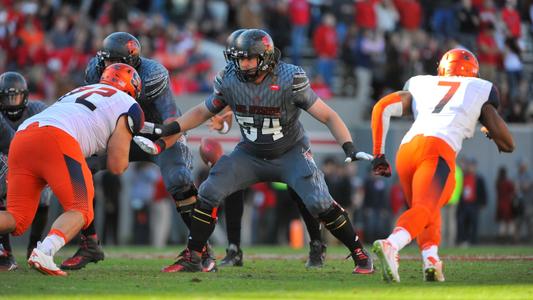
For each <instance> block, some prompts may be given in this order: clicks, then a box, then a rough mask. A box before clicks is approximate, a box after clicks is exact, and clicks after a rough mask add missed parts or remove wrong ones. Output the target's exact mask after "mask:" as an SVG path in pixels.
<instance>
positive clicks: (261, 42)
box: [226, 29, 279, 82]
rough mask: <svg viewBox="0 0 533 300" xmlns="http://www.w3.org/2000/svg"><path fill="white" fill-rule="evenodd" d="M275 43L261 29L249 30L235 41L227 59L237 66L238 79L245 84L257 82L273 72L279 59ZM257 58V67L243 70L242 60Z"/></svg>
mask: <svg viewBox="0 0 533 300" xmlns="http://www.w3.org/2000/svg"><path fill="white" fill-rule="evenodd" d="M276 50H277V49H275V47H274V42H273V41H272V38H271V37H270V35H268V33H266V32H264V31H263V30H259V29H248V30H245V31H244V32H242V33H241V34H240V35H239V36H238V37H237V39H236V40H235V47H234V48H232V49H230V51H229V52H228V54H227V56H226V57H229V60H230V61H232V62H233V63H234V64H235V66H237V70H236V71H237V77H238V78H239V80H241V81H243V82H252V81H255V80H256V79H257V78H259V76H260V75H261V74H263V73H265V72H269V71H271V70H272V69H273V68H274V66H275V65H276V63H277V62H278V59H279V50H278V51H276ZM254 57H255V58H257V67H256V68H252V69H245V70H243V69H241V66H240V59H243V58H254Z"/></svg>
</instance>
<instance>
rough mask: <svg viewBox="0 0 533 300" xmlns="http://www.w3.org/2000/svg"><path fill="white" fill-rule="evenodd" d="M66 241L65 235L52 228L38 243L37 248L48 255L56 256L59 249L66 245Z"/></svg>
mask: <svg viewBox="0 0 533 300" xmlns="http://www.w3.org/2000/svg"><path fill="white" fill-rule="evenodd" d="M65 243H66V237H65V235H64V234H63V233H62V232H61V231H59V230H57V229H52V230H50V233H48V236H47V237H46V238H45V239H44V240H43V242H42V243H40V244H38V245H37V249H39V250H41V251H42V252H43V253H44V254H46V255H50V256H54V255H55V254H56V253H57V251H59V249H61V248H62V247H63V246H65Z"/></svg>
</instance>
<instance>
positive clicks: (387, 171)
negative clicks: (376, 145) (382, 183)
mask: <svg viewBox="0 0 533 300" xmlns="http://www.w3.org/2000/svg"><path fill="white" fill-rule="evenodd" d="M372 171H374V174H375V175H379V176H385V177H390V176H391V173H392V171H391V167H390V164H389V162H388V161H387V159H386V158H385V154H378V155H376V156H375V157H374V160H372Z"/></svg>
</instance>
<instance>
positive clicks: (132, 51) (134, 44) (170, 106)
mask: <svg viewBox="0 0 533 300" xmlns="http://www.w3.org/2000/svg"><path fill="white" fill-rule="evenodd" d="M116 62H120V63H125V64H128V65H130V66H132V67H134V68H135V69H136V70H137V72H138V73H139V76H140V78H141V81H142V84H143V88H142V91H141V96H140V98H139V100H138V101H139V104H140V105H141V107H142V109H143V111H144V113H145V117H146V120H147V121H149V122H153V123H163V122H167V121H168V120H170V119H173V118H175V117H177V116H179V115H181V112H180V111H179V109H178V108H177V107H176V103H175V101H174V98H173V95H172V92H171V90H170V87H169V85H170V84H169V75H168V71H167V69H165V67H163V65H161V64H160V63H159V62H157V61H155V60H152V59H148V58H145V57H142V56H141V44H140V43H139V41H138V40H137V39H136V38H135V37H134V36H132V35H131V34H129V33H126V32H114V33H112V34H110V35H109V36H107V37H106V38H105V39H104V41H103V46H102V49H101V50H100V51H99V52H98V53H97V54H96V56H95V57H93V58H92V59H91V60H90V61H89V64H88V66H87V69H86V71H85V81H86V82H87V83H89V84H92V83H95V82H97V81H98V78H100V75H101V74H102V71H103V70H104V68H105V67H106V66H108V65H109V64H112V63H116ZM146 137H147V138H151V139H154V137H153V136H151V135H146ZM158 142H159V146H160V149H161V150H163V149H165V148H166V149H165V150H164V151H163V152H162V153H161V154H160V155H158V156H150V155H148V154H146V153H145V152H143V151H142V150H141V149H140V148H139V147H138V146H137V145H136V144H135V143H133V144H132V145H131V148H132V153H131V155H130V161H151V162H153V163H155V164H157V165H158V166H159V168H160V170H161V175H162V176H163V181H164V183H165V186H166V188H167V191H168V192H169V194H170V195H172V197H173V198H174V201H175V203H176V209H177V210H178V212H179V213H180V215H181V217H182V219H183V221H184V223H185V224H186V225H187V226H188V227H189V226H190V214H191V210H192V207H193V206H194V203H195V202H196V195H197V189H196V187H195V186H194V181H193V176H192V172H191V170H192V155H191V153H190V150H189V148H188V146H187V144H186V138H185V136H181V137H180V138H179V139H178V137H174V138H173V139H171V140H169V139H166V140H165V141H163V140H159V141H158ZM105 161H106V159H105V155H101V156H97V157H93V158H89V159H88V163H89V167H90V168H91V170H92V171H93V172H96V171H98V170H102V169H104V168H105ZM103 259H104V252H103V251H102V249H101V247H100V245H99V241H98V239H97V236H96V231H95V229H94V224H90V225H89V226H88V227H87V228H86V229H84V230H83V231H82V235H81V243H80V247H79V249H78V250H77V251H76V253H75V254H74V255H73V256H72V257H71V258H69V259H67V260H65V261H64V262H63V263H62V264H61V268H62V269H68V270H77V269H80V268H83V267H84V266H85V265H87V264H88V263H90V262H98V261H100V260H103ZM203 263H204V266H205V270H206V271H215V270H216V268H215V260H214V256H213V254H212V253H211V249H210V248H206V249H205V251H204V252H203ZM163 272H172V270H168V269H164V270H163Z"/></svg>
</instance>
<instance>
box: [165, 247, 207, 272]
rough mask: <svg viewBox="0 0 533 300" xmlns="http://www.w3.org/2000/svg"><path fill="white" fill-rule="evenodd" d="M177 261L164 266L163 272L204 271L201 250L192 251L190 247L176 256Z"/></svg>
mask: <svg viewBox="0 0 533 300" xmlns="http://www.w3.org/2000/svg"><path fill="white" fill-rule="evenodd" d="M176 259H177V260H176V262H175V263H173V264H171V265H170V266H166V267H164V268H163V269H162V270H161V272H163V273H176V272H202V271H203V267H202V256H201V253H200V252H196V251H191V250H189V248H185V250H183V251H181V253H180V254H179V255H178V257H177V258H176Z"/></svg>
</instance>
